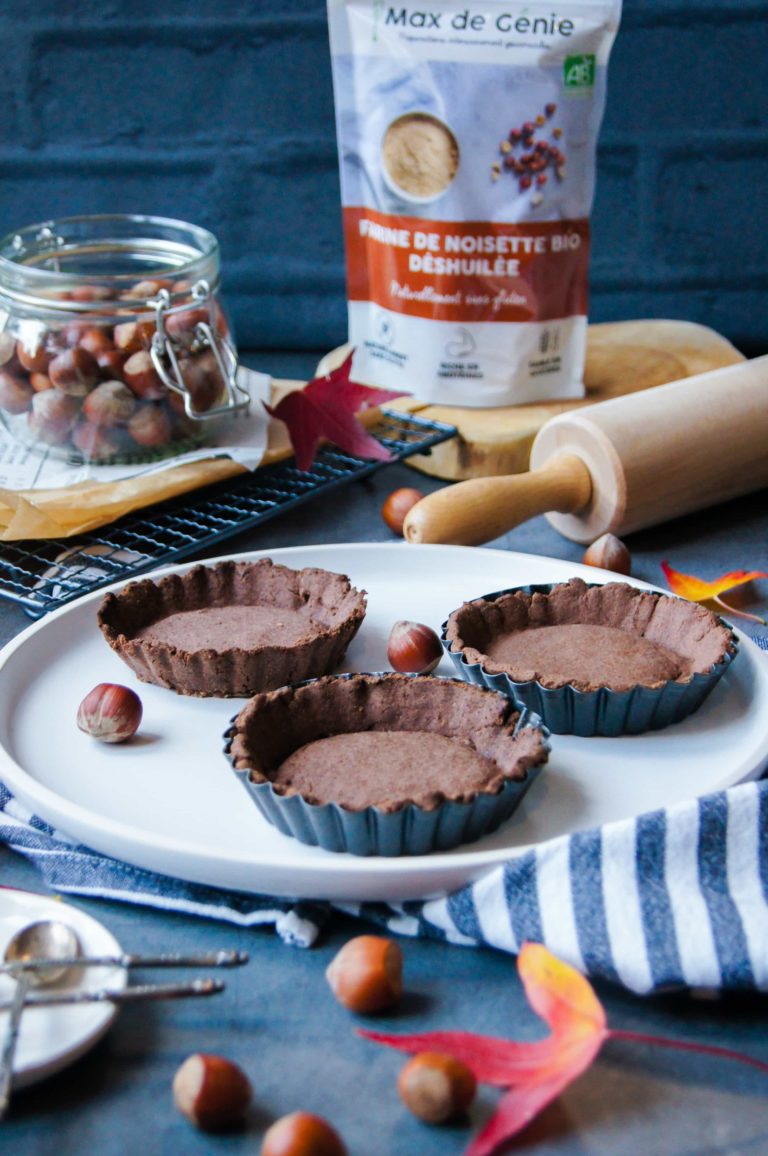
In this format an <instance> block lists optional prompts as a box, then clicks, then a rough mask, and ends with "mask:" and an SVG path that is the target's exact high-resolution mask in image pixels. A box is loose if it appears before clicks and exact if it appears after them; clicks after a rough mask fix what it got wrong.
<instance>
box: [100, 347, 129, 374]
mask: <svg viewBox="0 0 768 1156" xmlns="http://www.w3.org/2000/svg"><path fill="white" fill-rule="evenodd" d="M95 357H96V364H97V365H98V367H99V369H100V370H101V372H102V373H103V374H104V376H105V377H107V378H110V379H112V380H114V379H115V378H119V379H120V380H122V377H123V366H124V365H125V363H126V361H127V360H128V357H129V354H127V353H126V352H125V350H124V349H115V348H114V346H112V347H111V348H110V349H103V350H102V351H101V353H97V354H96V355H95Z"/></svg>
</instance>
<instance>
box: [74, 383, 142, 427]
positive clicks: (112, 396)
mask: <svg viewBox="0 0 768 1156" xmlns="http://www.w3.org/2000/svg"><path fill="white" fill-rule="evenodd" d="M135 409H136V398H135V396H134V395H133V394H132V393H131V391H130V389H129V388H128V386H127V385H125V384H124V382H122V381H102V383H101V385H97V386H96V388H95V389H94V390H92V391H91V392H90V393H89V394H88V396H87V397H86V399H85V401H84V402H83V413H84V414H85V416H86V417H87V418H88V421H92V422H93V423H94V424H95V425H106V426H114V425H123V424H124V423H125V422H127V421H128V418H129V417H130V416H131V414H132V413H133V411H134V410H135Z"/></svg>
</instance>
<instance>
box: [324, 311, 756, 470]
mask: <svg viewBox="0 0 768 1156" xmlns="http://www.w3.org/2000/svg"><path fill="white" fill-rule="evenodd" d="M348 352H349V346H341V347H340V348H339V349H334V350H333V351H332V352H331V353H329V354H327V356H326V357H324V358H323V360H322V361H321V362H320V365H319V366H318V372H319V373H327V372H328V370H329V369H332V368H333V367H334V366H335V365H338V364H340V363H341V361H342V360H343V359H344V357H345V356H346V354H347V353H348ZM743 360H744V356H743V354H741V353H739V351H738V350H737V349H736V348H735V347H734V346H733V345H731V343H730V341H728V340H726V338H725V337H722V336H721V335H720V334H719V333H716V332H715V331H714V330H713V329H708V328H707V327H706V326H704V325H698V324H696V323H694V322H691V321H673V320H650V321H615V322H607V323H604V324H600V325H590V326H589V329H588V335H587V360H586V368H585V374H584V380H585V385H586V391H587V393H586V397H585V398H583V399H579V400H576V401H550V402H541V403H539V404H537V405H518V406H505V407H503V408H498V409H465V408H459V407H457V406H444V405H427V404H425V403H424V402H422V401H419V400H418V398H417V397H404V398H401V399H399V400H397V401H395V402H388V403H387V404H388V406H389V407H390V408H393V409H400V410H404V411H407V412H409V413H418V414H419V415H421V416H423V417H427V418H431V419H432V420H434V421H442V422H447V423H448V424H449V425H455V426H456V428H457V429H458V431H459V434H458V437H456V438H452V439H451V440H450V441H447V442H443V443H442V444H441V445H438V446H435V447H434V449H433V450H432V452H431V454H428V455H427V454H418V455H415V456H414V457H411V458H409V459H408V462H407V464H408V465H409V466H413V467H414V468H415V469H417V470H420V471H421V472H422V473H425V474H430V475H431V476H433V477H437V478H444V479H446V480H447V481H458V480H461V479H464V478H479V477H490V476H494V477H495V476H497V475H499V474H516V473H521V472H522V471H524V470H527V469H528V458H529V454H530V449H531V445H532V443H533V439H534V438H535V437H536V434H537V433H538V432H539V430H540V429H541V427H542V426H543V425H544V424H545V422H547V421H549V419H550V418H552V417H555V416H557V415H558V414H561V413H566V412H568V411H570V410H573V409H577V408H579V407H582V406H586V405H590V404H592V403H594V402H598V401H606V400H607V399H608V398H611V397H620V396H622V395H624V394H627V393H635V392H637V391H638V390H641V389H652V388H653V387H654V386H657V385H665V384H666V383H667V382H669V381H677V380H678V379H680V378H684V377H691V376H692V375H693V374H695V373H704V372H706V371H707V370H709V369H719V368H720V367H722V366H725V365H733V364H734V363H735V362H738V361H743ZM414 390H415V391H416V392H417V390H418V386H417V384H416V383H414Z"/></svg>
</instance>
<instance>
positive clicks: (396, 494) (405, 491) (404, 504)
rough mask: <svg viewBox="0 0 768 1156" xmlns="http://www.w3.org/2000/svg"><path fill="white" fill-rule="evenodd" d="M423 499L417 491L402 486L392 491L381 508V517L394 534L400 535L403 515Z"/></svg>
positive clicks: (403, 519)
mask: <svg viewBox="0 0 768 1156" xmlns="http://www.w3.org/2000/svg"><path fill="white" fill-rule="evenodd" d="M423 497H424V495H423V494H422V493H420V492H419V490H414V489H412V488H410V487H408V486H404V487H403V488H402V489H400V490H393V491H392V493H391V494H390V495H389V497H388V498H387V500H386V501H385V503H384V505H383V506H382V507H381V516H382V518H383V519H384V521H385V522H386V523H387V525H388V526H389V528H390V530H392V531H393V533H395V534H400V535H402V533H403V522H404V521H405V515H406V514H407V513H408V511H409V510H411V509H412V508H413V507H414V506H415V505H416V503H417V502H420V501H421V499H422V498H423Z"/></svg>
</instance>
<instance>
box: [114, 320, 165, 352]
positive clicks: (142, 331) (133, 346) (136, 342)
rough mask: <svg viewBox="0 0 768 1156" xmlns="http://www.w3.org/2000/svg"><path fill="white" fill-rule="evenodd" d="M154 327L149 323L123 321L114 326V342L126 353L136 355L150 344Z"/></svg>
mask: <svg viewBox="0 0 768 1156" xmlns="http://www.w3.org/2000/svg"><path fill="white" fill-rule="evenodd" d="M154 333H155V326H154V324H153V323H152V322H151V321H124V322H123V323H122V324H121V325H116V326H115V331H114V342H115V345H116V346H117V348H118V349H123V350H125V352H126V353H138V352H139V351H140V350H142V349H148V348H149V346H150V345H151V344H152V338H153V336H154Z"/></svg>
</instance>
